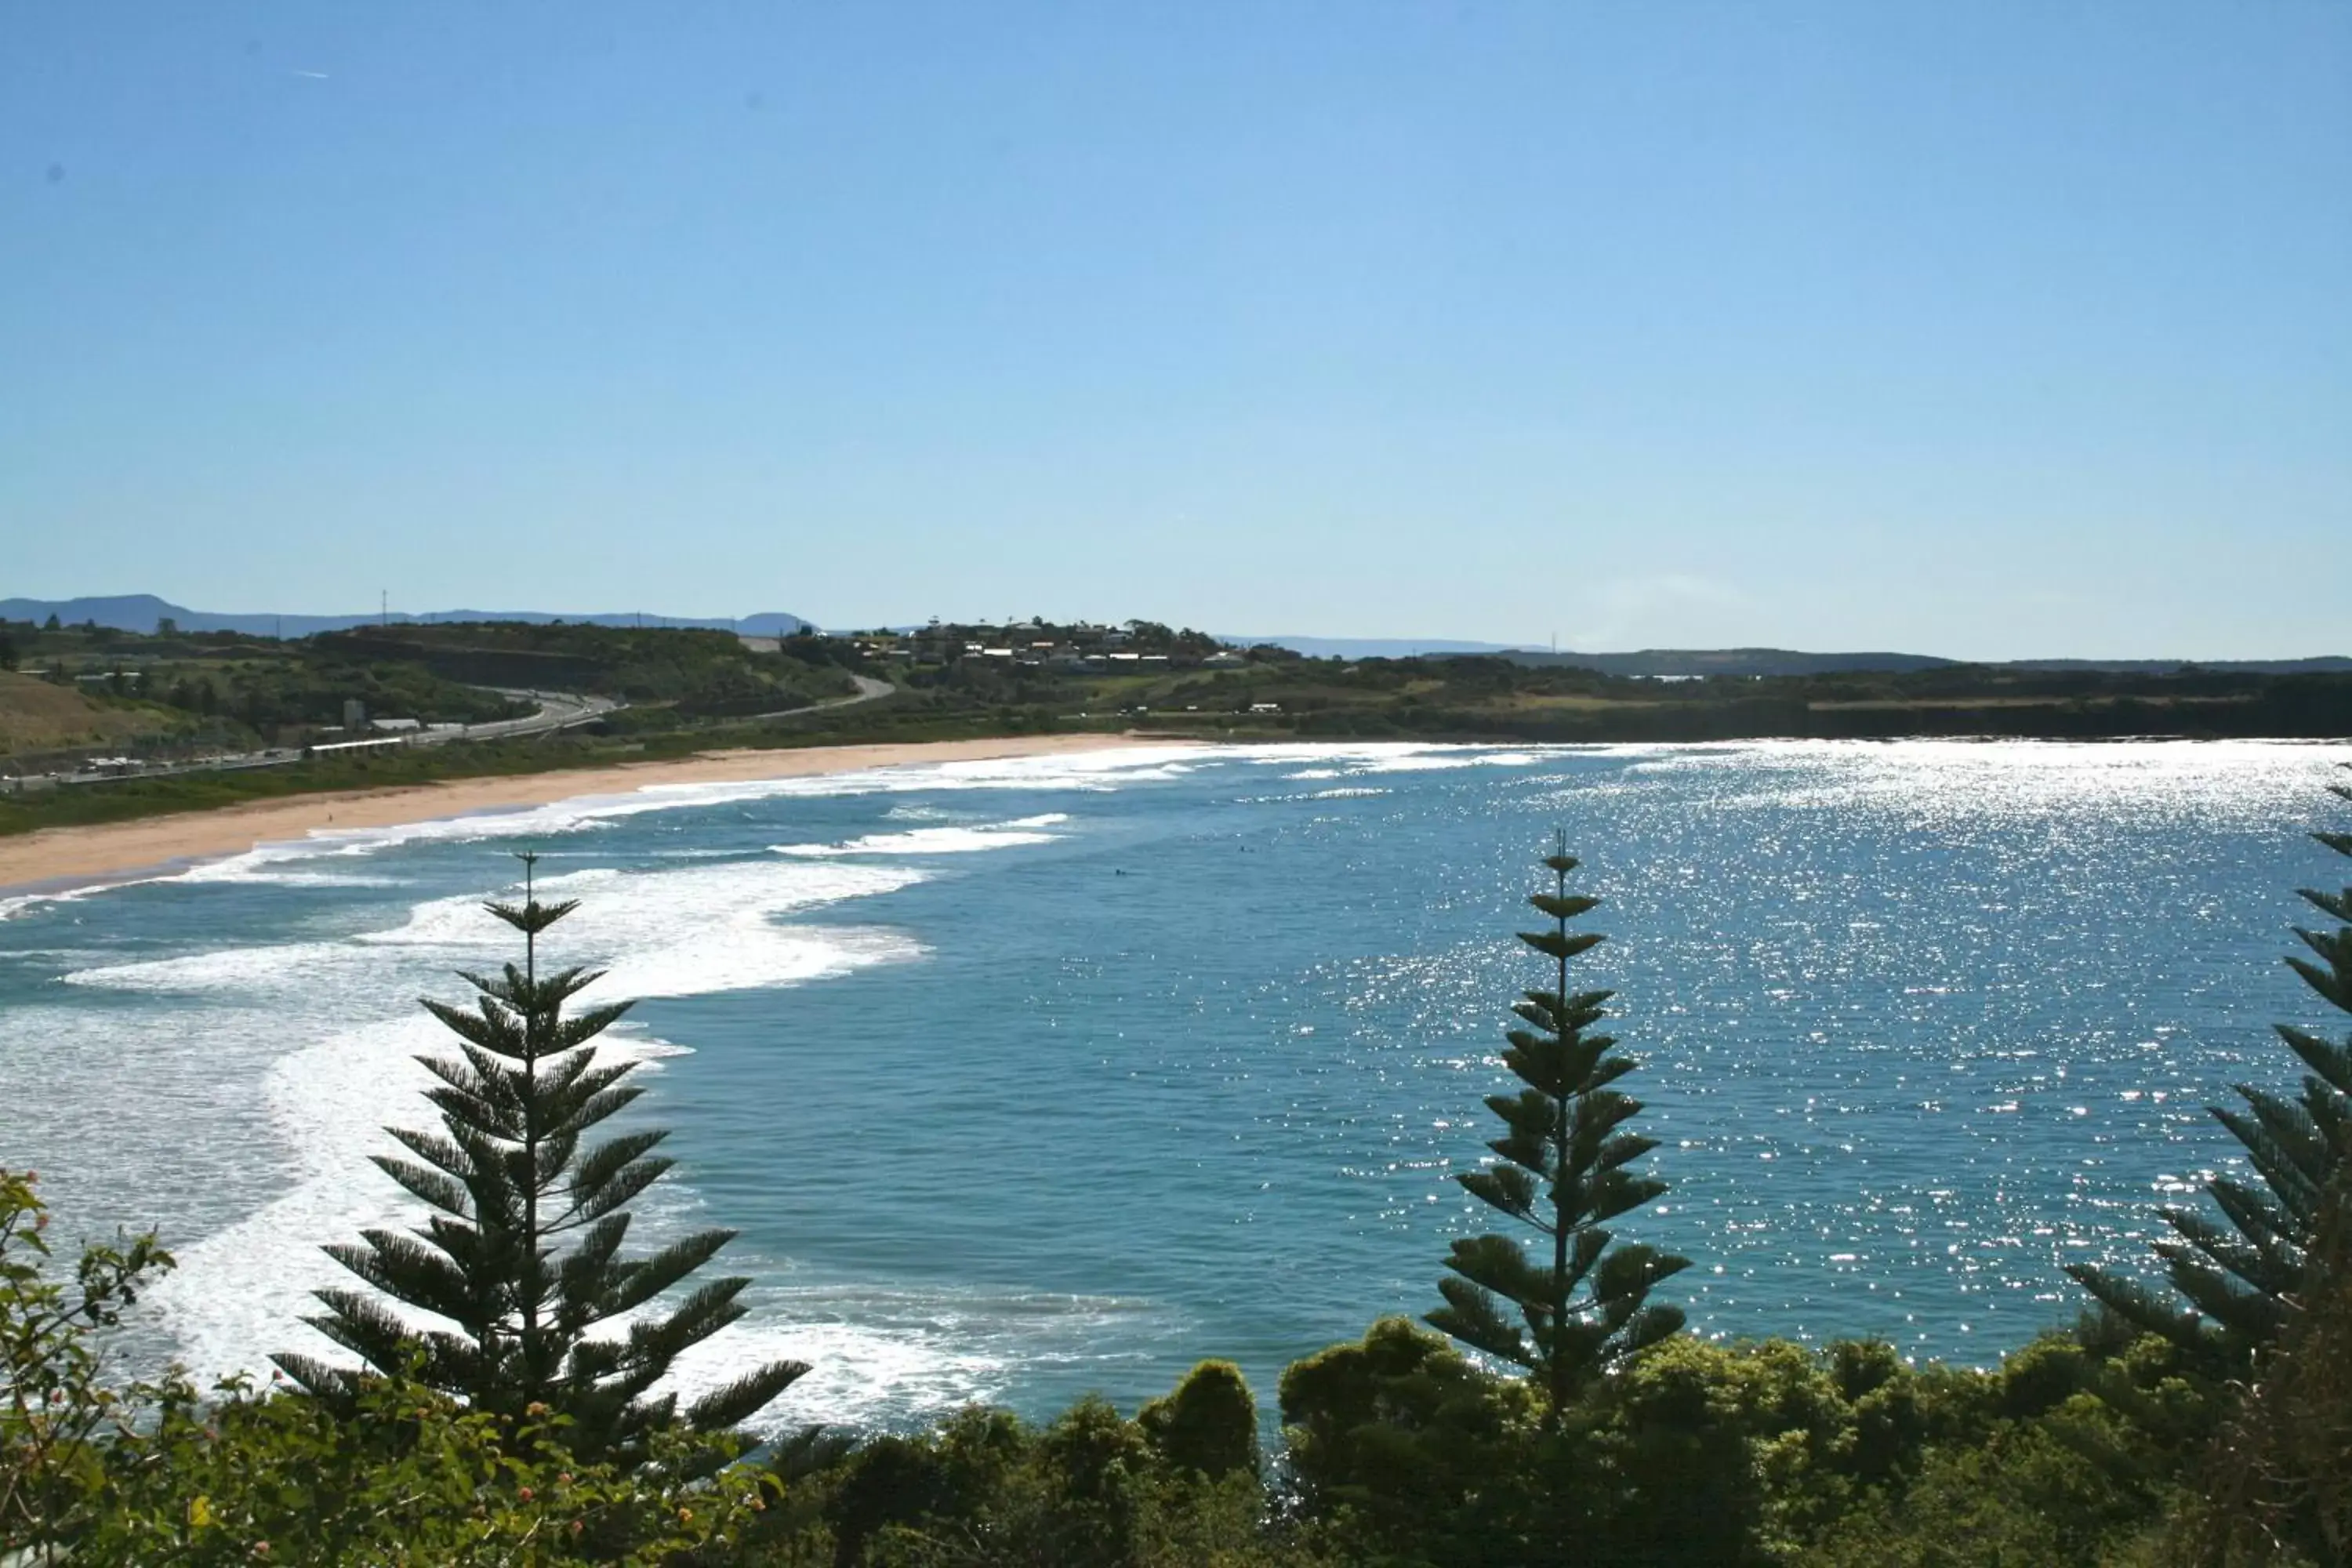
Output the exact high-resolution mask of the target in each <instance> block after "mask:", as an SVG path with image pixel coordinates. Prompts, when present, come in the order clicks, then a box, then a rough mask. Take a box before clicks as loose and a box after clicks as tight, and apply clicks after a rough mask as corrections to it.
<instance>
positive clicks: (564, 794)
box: [0, 734, 1183, 898]
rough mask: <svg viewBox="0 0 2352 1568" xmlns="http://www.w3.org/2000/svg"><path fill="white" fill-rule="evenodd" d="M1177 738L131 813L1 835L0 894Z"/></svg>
mask: <svg viewBox="0 0 2352 1568" xmlns="http://www.w3.org/2000/svg"><path fill="white" fill-rule="evenodd" d="M1182 743H1183V742H1171V741H1168V740H1164V739H1160V738H1151V739H1145V738H1142V737H1139V736H1135V735H1104V734H1078V735H1008V736H1001V737H997V738H994V739H989V740H977V741H917V742H900V743H897V744H890V743H881V744H872V745H850V746H804V747H794V748H791V749H780V750H774V751H755V750H738V751H725V752H702V753H700V754H699V755H696V756H691V757H680V758H677V759H674V760H670V761H665V762H651V763H609V764H606V765H604V766H601V767H591V768H562V769H558V770H555V771H552V772H549V773H505V774H499V775H495V776H492V777H488V778H478V779H446V780H436V781H435V782H433V783H430V784H397V785H394V786H392V787H390V788H386V789H368V790H333V791H327V792H322V793H320V794H317V795H287V796H282V797H279V798H277V799H273V800H263V801H253V802H249V803H247V804H244V805H226V806H221V807H218V808H216V809H215V810H211V811H183V812H173V813H171V814H170V815H168V816H144V817H134V818H132V819H131V820H130V821H128V822H103V823H92V824H89V825H85V826H71V827H44V828H40V829H38V830H37V831H35V832H32V833H28V834H25V835H23V836H21V837H10V838H5V839H0V898H17V897H24V896H28V895H29V896H33V897H39V896H41V895H44V894H54V893H59V892H64V891H67V890H69V889H80V888H94V887H101V886H105V885H107V884H110V883H118V882H124V881H131V880H134V879H145V878H150V877H162V876H170V875H173V874H174V873H176V872H179V871H184V870H185V869H187V868H189V867H191V866H194V865H199V864H201V863H203V862H205V861H206V860H217V859H222V858H226V857H228V856H232V855H242V854H244V853H246V852H247V850H250V849H254V848H257V847H259V846H261V845H264V844H275V843H284V842H287V841H289V840H298V839H301V838H305V837H309V836H310V835H311V834H312V833H315V832H318V831H320V830H322V829H323V830H332V831H337V832H340V831H341V830H343V829H346V828H370V827H401V826H407V825H408V824H411V823H416V822H434V821H438V820H441V819H444V818H447V817H457V816H472V815H475V814H477V813H482V812H491V811H499V810H512V809H520V808H523V807H528V806H534V805H552V804H553V803H555V802H557V801H563V800H577V799H581V798H583V797H585V796H591V795H631V794H635V792H636V791H638V790H642V789H645V788H647V787H649V786H652V785H656V784H736V783H744V782H749V781H751V780H757V779H772V778H773V779H781V778H813V777H818V776H822V775H824V774H827V773H862V772H864V771H866V769H869V768H890V767H909V766H920V765H922V764H925V763H977V762H995V761H1000V760H1003V759H1006V758H1012V757H1037V756H1052V755H1056V754H1060V753H1065V752H1103V751H1129V750H1135V749H1139V748H1143V747H1158V746H1167V745H1175V744H1182Z"/></svg>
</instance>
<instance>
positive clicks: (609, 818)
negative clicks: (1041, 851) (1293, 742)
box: [0, 746, 1297, 919]
mask: <svg viewBox="0 0 2352 1568" xmlns="http://www.w3.org/2000/svg"><path fill="white" fill-rule="evenodd" d="M1246 750H1247V749H1244V751H1246ZM1289 752H1290V754H1296V752H1297V748H1291V749H1289ZM1227 754H1229V753H1228V752H1226V751H1225V750H1223V749H1222V748H1219V747H1214V746H1138V747H1132V748H1126V747H1121V748H1115V749H1112V750H1107V751H1100V752H1074V753H1068V754H1063V755H1047V756H1036V757H1005V758H998V759H995V760H992V761H980V762H958V763H908V764H898V765H895V766H889V767H880V768H868V769H865V770H862V771H859V772H856V773H823V774H813V775H804V776H794V777H789V778H772V779H747V780H741V781H737V782H730V783H717V784H648V785H646V787H644V788H642V789H639V790H636V791H634V792H632V793H630V794H628V795H583V796H580V797H578V798H575V799H572V800H562V801H556V802H553V803H551V804H549V805H537V806H530V807H525V808H522V809H519V810H512V811H485V812H477V813H473V814H471V815H468V816H451V817H437V818H434V819H431V820H428V821H424V822H408V823H401V824H397V825H394V826H386V827H366V828H356V827H355V828H322V829H315V830H313V831H312V832H311V833H310V835H309V836H307V837H303V838H299V839H291V840H288V841H286V842H284V843H277V844H266V845H262V846H260V847H257V848H255V849H252V850H249V851H247V852H246V853H245V854H242V855H235V856H229V857H226V858H222V859H219V860H215V861H208V862H205V864H204V865H202V866H198V867H194V868H187V869H182V870H175V871H171V872H166V873H160V874H157V875H154V876H149V877H139V878H132V879H111V880H108V881H105V882H99V883H92V884H89V885H87V886H82V887H74V888H61V889H53V890H48V891H41V892H32V893H21V894H16V895H13V896H11V897H9V898H6V899H0V919H5V918H7V917H8V916H10V915H14V914H19V913H22V912H23V911H25V910H27V909H30V908H32V907H34V906H35V905H38V904H46V903H52V902H57V901H59V900H68V899H76V898H83V897H87V896H89V895H90V894H93V893H98V892H103V891H105V890H107V889H109V888H114V887H124V886H130V885H133V884H136V883H145V882H159V881H182V880H207V881H238V880H280V881H282V880H284V879H286V878H287V876H288V875H289V874H288V873H287V872H285V871H284V870H282V869H281V868H282V867H283V866H284V865H285V863H287V862H289V861H297V860H318V859H322V858H346V857H348V858H361V857H365V856H370V855H375V854H378V853H381V852H382V851H383V850H386V849H391V848H394V847H398V846H400V845H404V844H420V843H451V844H467V843H478V842H481V841H484V840H489V839H499V838H519V837H520V838H533V839H546V838H550V837H561V836H564V835H569V834H577V833H588V832H593V831H596V830H598V829H601V828H604V827H607V826H612V825H613V824H614V823H615V822H618V821H620V820H621V819H624V818H627V817H632V816H642V815H644V814H645V813H647V812H658V811H684V810H691V809H694V808H696V807H702V806H712V805H729V804H730V803H748V802H752V801H761V800H773V799H779V798H789V797H805V798H822V797H828V796H836V795H902V794H914V793H918V792H926V791H962V790H1085V791H1106V790H1113V789H1117V788H1118V787H1120V786H1121V785H1123V784H1139V783H1150V782H1155V781H1165V780H1171V779H1178V778H1181V777H1183V776H1184V775H1185V774H1186V773H1190V772H1191V771H1192V768H1193V767H1194V766H1195V765H1197V764H1198V763H1201V762H1202V761H1204V760H1207V759H1211V758H1215V757H1220V756H1223V755H1227ZM345 874H349V875H357V874H360V873H345Z"/></svg>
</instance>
